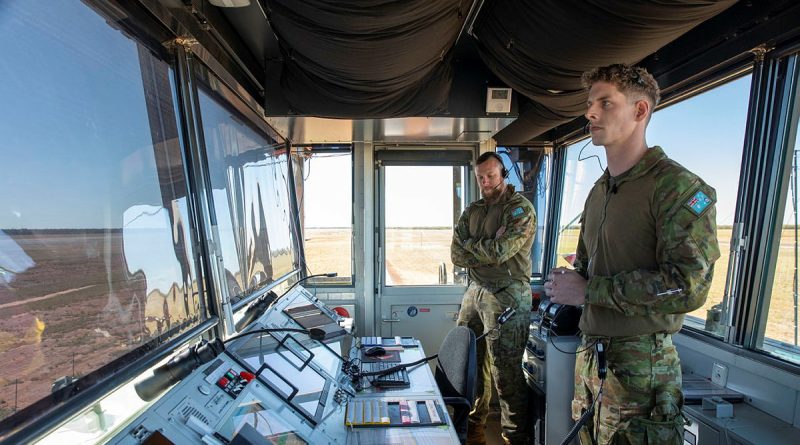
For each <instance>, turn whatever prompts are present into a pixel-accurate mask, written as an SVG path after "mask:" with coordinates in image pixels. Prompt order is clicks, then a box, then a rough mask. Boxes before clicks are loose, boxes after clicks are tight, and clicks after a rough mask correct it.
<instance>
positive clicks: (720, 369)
mask: <svg viewBox="0 0 800 445" xmlns="http://www.w3.org/2000/svg"><path fill="white" fill-rule="evenodd" d="M711 381H712V382H714V383H716V384H717V385H719V386H725V384H726V383H728V367H727V366H725V365H723V364H722V363H714V366H712V367H711Z"/></svg>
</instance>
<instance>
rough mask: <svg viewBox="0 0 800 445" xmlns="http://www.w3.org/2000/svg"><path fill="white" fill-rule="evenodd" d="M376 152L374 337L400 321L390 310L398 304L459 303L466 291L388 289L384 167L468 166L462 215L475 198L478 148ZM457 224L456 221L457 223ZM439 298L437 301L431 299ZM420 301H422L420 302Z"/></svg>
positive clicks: (432, 287) (449, 287)
mask: <svg viewBox="0 0 800 445" xmlns="http://www.w3.org/2000/svg"><path fill="white" fill-rule="evenodd" d="M381 148H382V147H376V149H375V195H374V197H375V207H374V208H375V211H376V212H375V226H374V234H375V263H376V264H375V309H376V311H375V326H376V332H375V335H389V332H390V331H391V323H395V322H398V321H400V320H399V319H393V318H392V317H391V307H392V305H396V304H406V303H413V304H417V303H420V302H421V301H424V303H426V304H431V305H435V304H460V303H461V297H462V296H463V294H464V291H465V290H466V286H464V285H407V286H386V284H385V283H384V277H385V273H386V271H385V267H386V262H385V255H386V250H385V239H386V232H385V224H384V221H385V218H386V208H385V205H386V199H385V196H384V193H385V191H386V184H385V179H386V174H385V173H384V167H385V166H404V165H405V166H453V167H458V166H462V167H466V172H465V175H464V176H465V177H464V182H463V186H462V203H463V205H462V212H463V209H464V208H466V206H467V205H469V204H470V203H471V202H472V201H474V200H475V199H476V191H477V186H476V183H475V178H474V175H473V174H472V172H473V166H472V161H473V159H474V156H475V154H476V152H477V148H476V147H475V146H469V147H457V148H456V147H453V148H449V149H448V148H436V149H431V148H425V149H416V150H415V149H396V148H391V149H383V150H381ZM454 224H455V221H454ZM432 296H436V298H435V299H432V298H430V297H432ZM420 298H423V300H421V299H420Z"/></svg>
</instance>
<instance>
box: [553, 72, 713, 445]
mask: <svg viewBox="0 0 800 445" xmlns="http://www.w3.org/2000/svg"><path fill="white" fill-rule="evenodd" d="M583 81H584V85H585V86H586V87H587V88H588V89H589V99H588V102H587V105H588V111H587V112H586V117H587V118H588V119H589V122H590V129H591V134H592V143H594V144H595V145H603V146H604V147H605V150H606V155H607V158H608V168H607V169H606V171H605V173H604V174H603V176H601V177H600V179H598V180H597V182H596V183H595V185H594V187H593V188H592V190H591V191H590V192H589V196H588V197H587V199H586V204H585V207H584V211H583V214H582V217H581V233H580V239H579V241H578V249H577V256H576V260H575V263H574V266H575V270H574V271H572V270H569V269H564V268H556V269H554V270H552V271H551V272H550V275H549V277H548V278H549V280H550V281H549V282H548V283H545V292H546V293H547V295H548V296H550V298H551V300H552V301H553V302H556V303H561V304H569V305H575V306H577V305H582V304H583V305H584V310H583V316H582V317H581V322H580V328H581V331H582V333H583V343H582V345H581V346H580V347H579V349H578V350H579V351H582V352H579V353H578V356H577V361H576V364H575V396H574V400H573V402H572V417H573V419H575V420H577V419H578V418H579V417H580V416H581V415H582V414H583V413H584V412H586V411H587V410H588V409H589V407H590V406H591V405H592V403H596V405H595V415H594V418H593V419H591V420H590V421H589V422H587V424H586V426H584V427H583V428H582V429H581V431H580V439H581V443H582V444H595V443H597V444H609V443H610V444H675V445H680V444H682V443H683V416H682V415H681V409H682V407H683V393H682V392H681V368H680V360H679V358H678V354H677V351H676V349H675V346H673V344H672V334H673V333H675V332H677V331H678V330H680V328H681V325H682V324H683V317H684V314H686V313H687V312H691V311H693V310H695V309H697V308H699V307H701V306H702V305H703V303H704V302H705V300H706V295H707V294H708V289H709V286H710V285H711V278H712V275H713V272H714V261H716V260H717V258H719V246H718V243H717V238H716V210H715V207H714V203H715V202H716V194H715V192H714V189H713V188H711V187H710V186H708V185H707V184H706V183H705V182H703V180H702V179H700V178H699V177H697V176H696V175H694V174H693V173H691V172H690V171H688V170H686V169H685V168H684V167H682V166H681V165H680V164H678V163H676V162H675V161H672V160H670V159H669V158H667V156H666V155H665V154H664V152H663V150H662V149H661V148H660V147H653V148H648V146H647V143H646V141H645V129H646V127H647V123H648V121H649V119H650V117H651V114H652V110H653V108H654V107H655V105H656V104H657V103H658V99H659V91H658V85H657V84H656V81H655V79H654V78H653V77H652V76H651V75H650V74H649V73H648V72H647V71H646V70H644V69H642V68H637V67H630V66H627V65H611V66H608V67H603V68H598V69H595V70H593V71H590V72H587V73H585V74H584V76H583ZM598 342H599V343H602V344H603V346H605V349H606V359H607V367H608V375H607V377H606V379H605V382H601V381H600V378H599V377H598V370H597V352H596V349H597V347H596V344H597V343H598ZM600 389H602V397H599V396H598V393H599V391H600Z"/></svg>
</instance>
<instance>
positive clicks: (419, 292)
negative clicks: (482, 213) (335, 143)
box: [376, 150, 474, 353]
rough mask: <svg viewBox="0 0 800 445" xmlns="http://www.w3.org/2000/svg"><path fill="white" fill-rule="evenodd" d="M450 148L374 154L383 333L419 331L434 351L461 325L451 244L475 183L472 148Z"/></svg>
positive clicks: (459, 277) (460, 284)
mask: <svg viewBox="0 0 800 445" xmlns="http://www.w3.org/2000/svg"><path fill="white" fill-rule="evenodd" d="M379 153H380V152H379ZM445 153H448V156H437V155H436V154H434V153H432V152H429V151H425V152H406V153H405V155H404V156H399V155H397V153H395V156H394V157H393V158H391V159H383V160H382V159H381V156H380V155H378V156H376V157H377V158H378V166H379V167H378V174H377V181H378V190H379V191H378V193H377V194H376V196H377V198H376V199H377V201H378V202H377V206H378V215H379V217H378V218H377V221H378V227H377V231H376V234H377V236H376V242H377V244H378V246H377V247H378V248H377V250H376V251H377V252H378V253H377V256H378V258H377V261H378V267H377V268H376V273H377V274H378V276H377V277H376V278H377V282H378V299H379V301H378V302H377V304H376V307H378V308H380V309H379V310H380V313H379V315H380V327H379V332H380V333H381V335H384V336H396V335H401V336H406V335H409V336H414V337H416V338H419V339H420V340H422V342H423V345H426V346H427V349H428V350H429V351H428V352H429V353H433V352H435V350H436V349H437V348H438V345H439V343H440V342H441V340H442V339H443V338H444V336H445V335H446V334H447V332H448V331H449V330H450V329H451V328H452V327H453V326H455V321H456V318H457V316H458V309H459V307H460V304H461V297H462V295H463V293H464V290H465V286H464V282H465V279H464V273H463V271H461V270H458V268H454V267H453V263H452V262H451V260H450V243H451V240H452V237H453V227H454V226H455V224H456V223H457V222H458V218H459V216H460V215H461V212H462V211H463V210H464V208H465V206H466V204H467V203H469V202H470V201H471V196H470V195H471V193H470V192H469V190H470V188H471V187H470V186H469V185H468V184H470V183H471V182H474V181H472V180H471V179H470V178H471V168H470V166H469V160H470V159H471V156H472V151H471V150H469V151H464V150H462V151H461V152H457V154H458V156H454V155H453V154H452V153H453V152H445Z"/></svg>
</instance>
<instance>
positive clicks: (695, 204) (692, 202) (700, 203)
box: [684, 190, 714, 216]
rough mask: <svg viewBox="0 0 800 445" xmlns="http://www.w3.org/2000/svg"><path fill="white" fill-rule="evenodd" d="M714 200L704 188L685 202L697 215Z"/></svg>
mask: <svg viewBox="0 0 800 445" xmlns="http://www.w3.org/2000/svg"><path fill="white" fill-rule="evenodd" d="M713 203H714V202H713V201H712V200H711V198H709V197H708V195H706V194H705V193H703V191H702V190H698V191H697V192H696V193H695V194H694V195H692V197H691V198H689V200H688V201H686V203H685V204H684V206H686V207H687V208H688V209H689V210H691V211H692V213H694V214H695V215H697V216H700V215H701V214H702V213H703V211H704V210H705V209H706V208H708V206H710V205H711V204H713Z"/></svg>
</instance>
